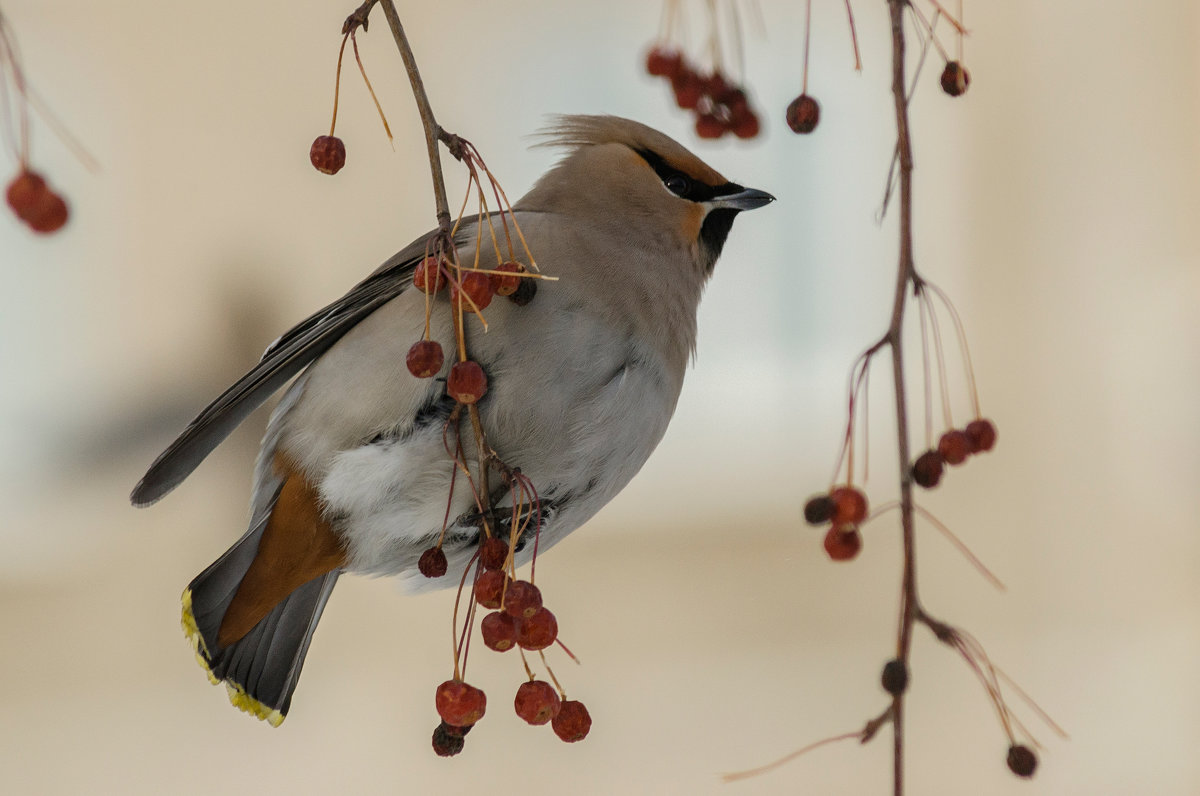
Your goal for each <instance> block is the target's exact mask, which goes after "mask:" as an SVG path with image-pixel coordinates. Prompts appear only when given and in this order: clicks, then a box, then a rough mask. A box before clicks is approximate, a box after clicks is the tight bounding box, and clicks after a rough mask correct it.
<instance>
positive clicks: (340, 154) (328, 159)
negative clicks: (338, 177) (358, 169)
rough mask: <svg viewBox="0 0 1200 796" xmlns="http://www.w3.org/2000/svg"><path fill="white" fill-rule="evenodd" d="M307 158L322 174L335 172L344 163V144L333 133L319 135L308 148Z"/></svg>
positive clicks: (340, 168) (339, 169)
mask: <svg viewBox="0 0 1200 796" xmlns="http://www.w3.org/2000/svg"><path fill="white" fill-rule="evenodd" d="M308 159H309V160H310V161H312V164H313V166H314V167H315V168H316V170H317V171H319V172H321V173H322V174H337V173H338V172H339V171H341V170H342V166H345V165H346V145H345V144H343V143H342V139H340V138H338V137H337V136H333V135H319V136H317V139H316V140H315V141H313V143H312V146H311V147H309V150H308Z"/></svg>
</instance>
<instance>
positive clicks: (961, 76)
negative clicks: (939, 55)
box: [942, 61, 971, 97]
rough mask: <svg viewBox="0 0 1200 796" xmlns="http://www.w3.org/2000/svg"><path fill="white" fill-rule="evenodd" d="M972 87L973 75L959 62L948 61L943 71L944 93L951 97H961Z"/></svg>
mask: <svg viewBox="0 0 1200 796" xmlns="http://www.w3.org/2000/svg"><path fill="white" fill-rule="evenodd" d="M970 85H971V73H970V72H968V71H967V68H966V67H965V66H963V65H962V64H960V63H959V62H958V61H947V62H946V68H945V69H943V70H942V91H944V92H946V93H947V94H949V95H950V96H951V97H961V96H962V95H963V94H966V93H967V87H968V86H970Z"/></svg>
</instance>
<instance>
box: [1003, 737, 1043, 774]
mask: <svg viewBox="0 0 1200 796" xmlns="http://www.w3.org/2000/svg"><path fill="white" fill-rule="evenodd" d="M1007 762H1008V770H1009V771H1011V772H1012V773H1014V774H1016V775H1017V776H1018V777H1025V778H1026V779H1028V778H1030V777H1032V776H1033V772H1035V771H1037V764H1038V759H1037V755H1036V754H1034V751H1033V750H1032V749H1030V748H1029V747H1028V746H1024V745H1022V744H1013V745H1012V746H1010V747H1008V760H1007Z"/></svg>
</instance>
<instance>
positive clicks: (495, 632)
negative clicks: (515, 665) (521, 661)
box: [479, 611, 518, 652]
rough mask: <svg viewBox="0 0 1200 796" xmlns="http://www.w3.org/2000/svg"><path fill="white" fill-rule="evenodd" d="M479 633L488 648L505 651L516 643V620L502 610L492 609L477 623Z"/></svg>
mask: <svg viewBox="0 0 1200 796" xmlns="http://www.w3.org/2000/svg"><path fill="white" fill-rule="evenodd" d="M479 633H480V635H482V636H483V643H484V644H486V645H487V646H488V649H493V650H495V651H496V652H505V651H507V650H510V649H512V648H513V646H514V645H515V644H516V643H517V634H518V631H517V620H516V619H514V618H513V617H511V616H509V615H508V614H506V613H504V612H503V611H492V612H491V613H490V614H488V615H487V616H485V617H484V618H483V621H482V622H480V623H479Z"/></svg>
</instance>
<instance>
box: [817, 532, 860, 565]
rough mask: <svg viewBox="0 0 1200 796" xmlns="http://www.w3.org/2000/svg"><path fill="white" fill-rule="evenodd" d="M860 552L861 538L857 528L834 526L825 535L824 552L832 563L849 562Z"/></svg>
mask: <svg viewBox="0 0 1200 796" xmlns="http://www.w3.org/2000/svg"><path fill="white" fill-rule="evenodd" d="M860 550H862V536H861V535H859V533H858V529H857V528H853V527H852V528H849V529H845V528H840V527H838V526H836V525H835V526H834V527H832V528H830V529H829V532H828V533H826V534H825V552H826V553H828V554H829V557H830V558H832V559H833V560H834V561H849V560H851V559H852V558H854V557H855V556H857V555H858V551H860Z"/></svg>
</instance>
